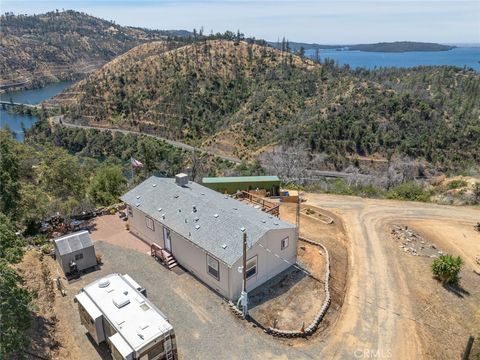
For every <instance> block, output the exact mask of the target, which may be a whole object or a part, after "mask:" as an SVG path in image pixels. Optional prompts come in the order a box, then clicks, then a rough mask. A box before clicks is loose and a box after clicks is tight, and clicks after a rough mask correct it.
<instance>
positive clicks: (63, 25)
mask: <svg viewBox="0 0 480 360" xmlns="http://www.w3.org/2000/svg"><path fill="white" fill-rule="evenodd" d="M0 25H1V33H0V35H1V36H0V44H1V50H0V78H1V81H0V90H1V89H19V88H32V87H39V86H42V85H43V84H45V83H48V82H55V81H59V80H70V79H76V78H78V77H80V76H83V75H84V74H86V73H89V72H91V71H93V70H95V69H97V68H98V67H100V66H101V65H103V64H104V63H106V62H108V61H109V60H111V59H113V58H114V57H116V56H118V55H120V54H122V53H124V52H126V51H128V50H129V49H131V48H133V47H134V46H137V45H139V44H141V43H143V42H146V41H151V40H162V39H163V40H165V39H166V38H167V37H169V36H172V37H175V36H177V35H183V34H184V32H181V31H153V30H146V29H139V28H132V27H123V26H119V25H117V24H115V23H112V22H110V21H106V20H102V19H98V18H95V17H93V16H89V15H86V14H83V13H79V12H76V11H71V10H69V11H62V12H49V13H46V14H41V15H33V16H27V15H12V14H8V13H7V14H5V15H2V16H1V17H0Z"/></svg>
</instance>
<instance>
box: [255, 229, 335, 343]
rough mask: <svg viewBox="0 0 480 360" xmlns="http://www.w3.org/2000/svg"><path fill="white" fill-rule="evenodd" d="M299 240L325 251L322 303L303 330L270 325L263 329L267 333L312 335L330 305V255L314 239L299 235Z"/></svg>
mask: <svg viewBox="0 0 480 360" xmlns="http://www.w3.org/2000/svg"><path fill="white" fill-rule="evenodd" d="M299 240H302V241H305V242H307V243H309V244H312V245H316V246H320V247H321V248H322V249H323V251H324V252H325V259H326V262H325V300H324V301H323V305H322V307H321V309H320V311H319V312H318V313H317V316H315V318H314V319H313V321H312V322H311V323H310V325H308V326H307V327H306V328H305V329H303V331H302V330H300V331H298V330H293V331H292V330H280V329H275V328H272V327H268V328H267V329H265V331H266V332H267V333H268V334H272V335H273V336H279V337H288V338H291V337H305V336H309V335H312V334H313V333H314V332H315V331H316V330H317V328H318V325H319V324H320V322H321V321H322V319H323V317H324V316H325V313H326V312H327V310H328V307H329V306H330V301H331V296H330V256H329V254H328V250H327V248H326V247H325V246H324V245H322V244H320V243H318V242H316V241H313V240H310V239H307V238H304V237H301V236H300V237H299ZM312 277H313V276H312ZM317 280H318V279H317Z"/></svg>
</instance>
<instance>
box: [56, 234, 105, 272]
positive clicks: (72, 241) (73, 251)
mask: <svg viewBox="0 0 480 360" xmlns="http://www.w3.org/2000/svg"><path fill="white" fill-rule="evenodd" d="M53 244H54V248H55V258H56V259H57V261H58V263H59V264H60V267H61V268H62V270H63V272H64V273H65V274H71V273H75V272H76V271H83V270H86V269H89V268H91V267H93V266H96V265H97V257H96V254H95V247H94V246H93V242H92V239H91V238H90V234H89V233H88V231H86V230H84V231H77V232H74V233H72V234H68V235H65V236H61V237H59V238H56V239H54V240H53Z"/></svg>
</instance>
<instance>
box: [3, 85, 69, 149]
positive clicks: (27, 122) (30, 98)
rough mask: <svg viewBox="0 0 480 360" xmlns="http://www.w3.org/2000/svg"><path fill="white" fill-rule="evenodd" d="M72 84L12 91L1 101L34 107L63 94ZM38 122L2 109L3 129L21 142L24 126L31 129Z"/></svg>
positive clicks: (30, 117) (33, 118)
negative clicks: (11, 101)
mask: <svg viewBox="0 0 480 360" xmlns="http://www.w3.org/2000/svg"><path fill="white" fill-rule="evenodd" d="M71 84H72V82H70V81H66V82H60V83H55V84H51V85H47V86H45V87H44V88H41V89H35V90H24V91H12V92H8V93H4V94H0V99H1V100H2V101H10V99H12V100H13V102H17V103H22V104H32V105H34V104H38V103H40V102H42V101H44V100H47V99H49V98H51V97H53V96H55V95H57V94H59V93H61V92H62V91H63V90H64V89H65V88H67V87H68V86H70V85H71ZM37 120H38V118H37V117H35V116H25V115H18V114H11V113H9V112H8V111H6V110H4V109H3V108H2V107H0V126H1V128H5V127H8V128H9V129H10V130H11V131H12V132H13V133H14V135H15V137H16V139H17V140H19V141H23V138H24V134H23V130H22V124H23V127H24V128H26V129H29V128H30V127H31V126H32V125H33V124H34V123H35V122H36V121H37Z"/></svg>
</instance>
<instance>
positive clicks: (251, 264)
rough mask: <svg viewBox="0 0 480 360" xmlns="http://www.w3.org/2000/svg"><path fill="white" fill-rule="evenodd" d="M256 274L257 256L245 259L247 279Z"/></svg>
mask: <svg viewBox="0 0 480 360" xmlns="http://www.w3.org/2000/svg"><path fill="white" fill-rule="evenodd" d="M255 275H257V257H256V256H254V257H253V258H251V259H250V260H248V261H247V279H250V278H251V277H252V276H255Z"/></svg>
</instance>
